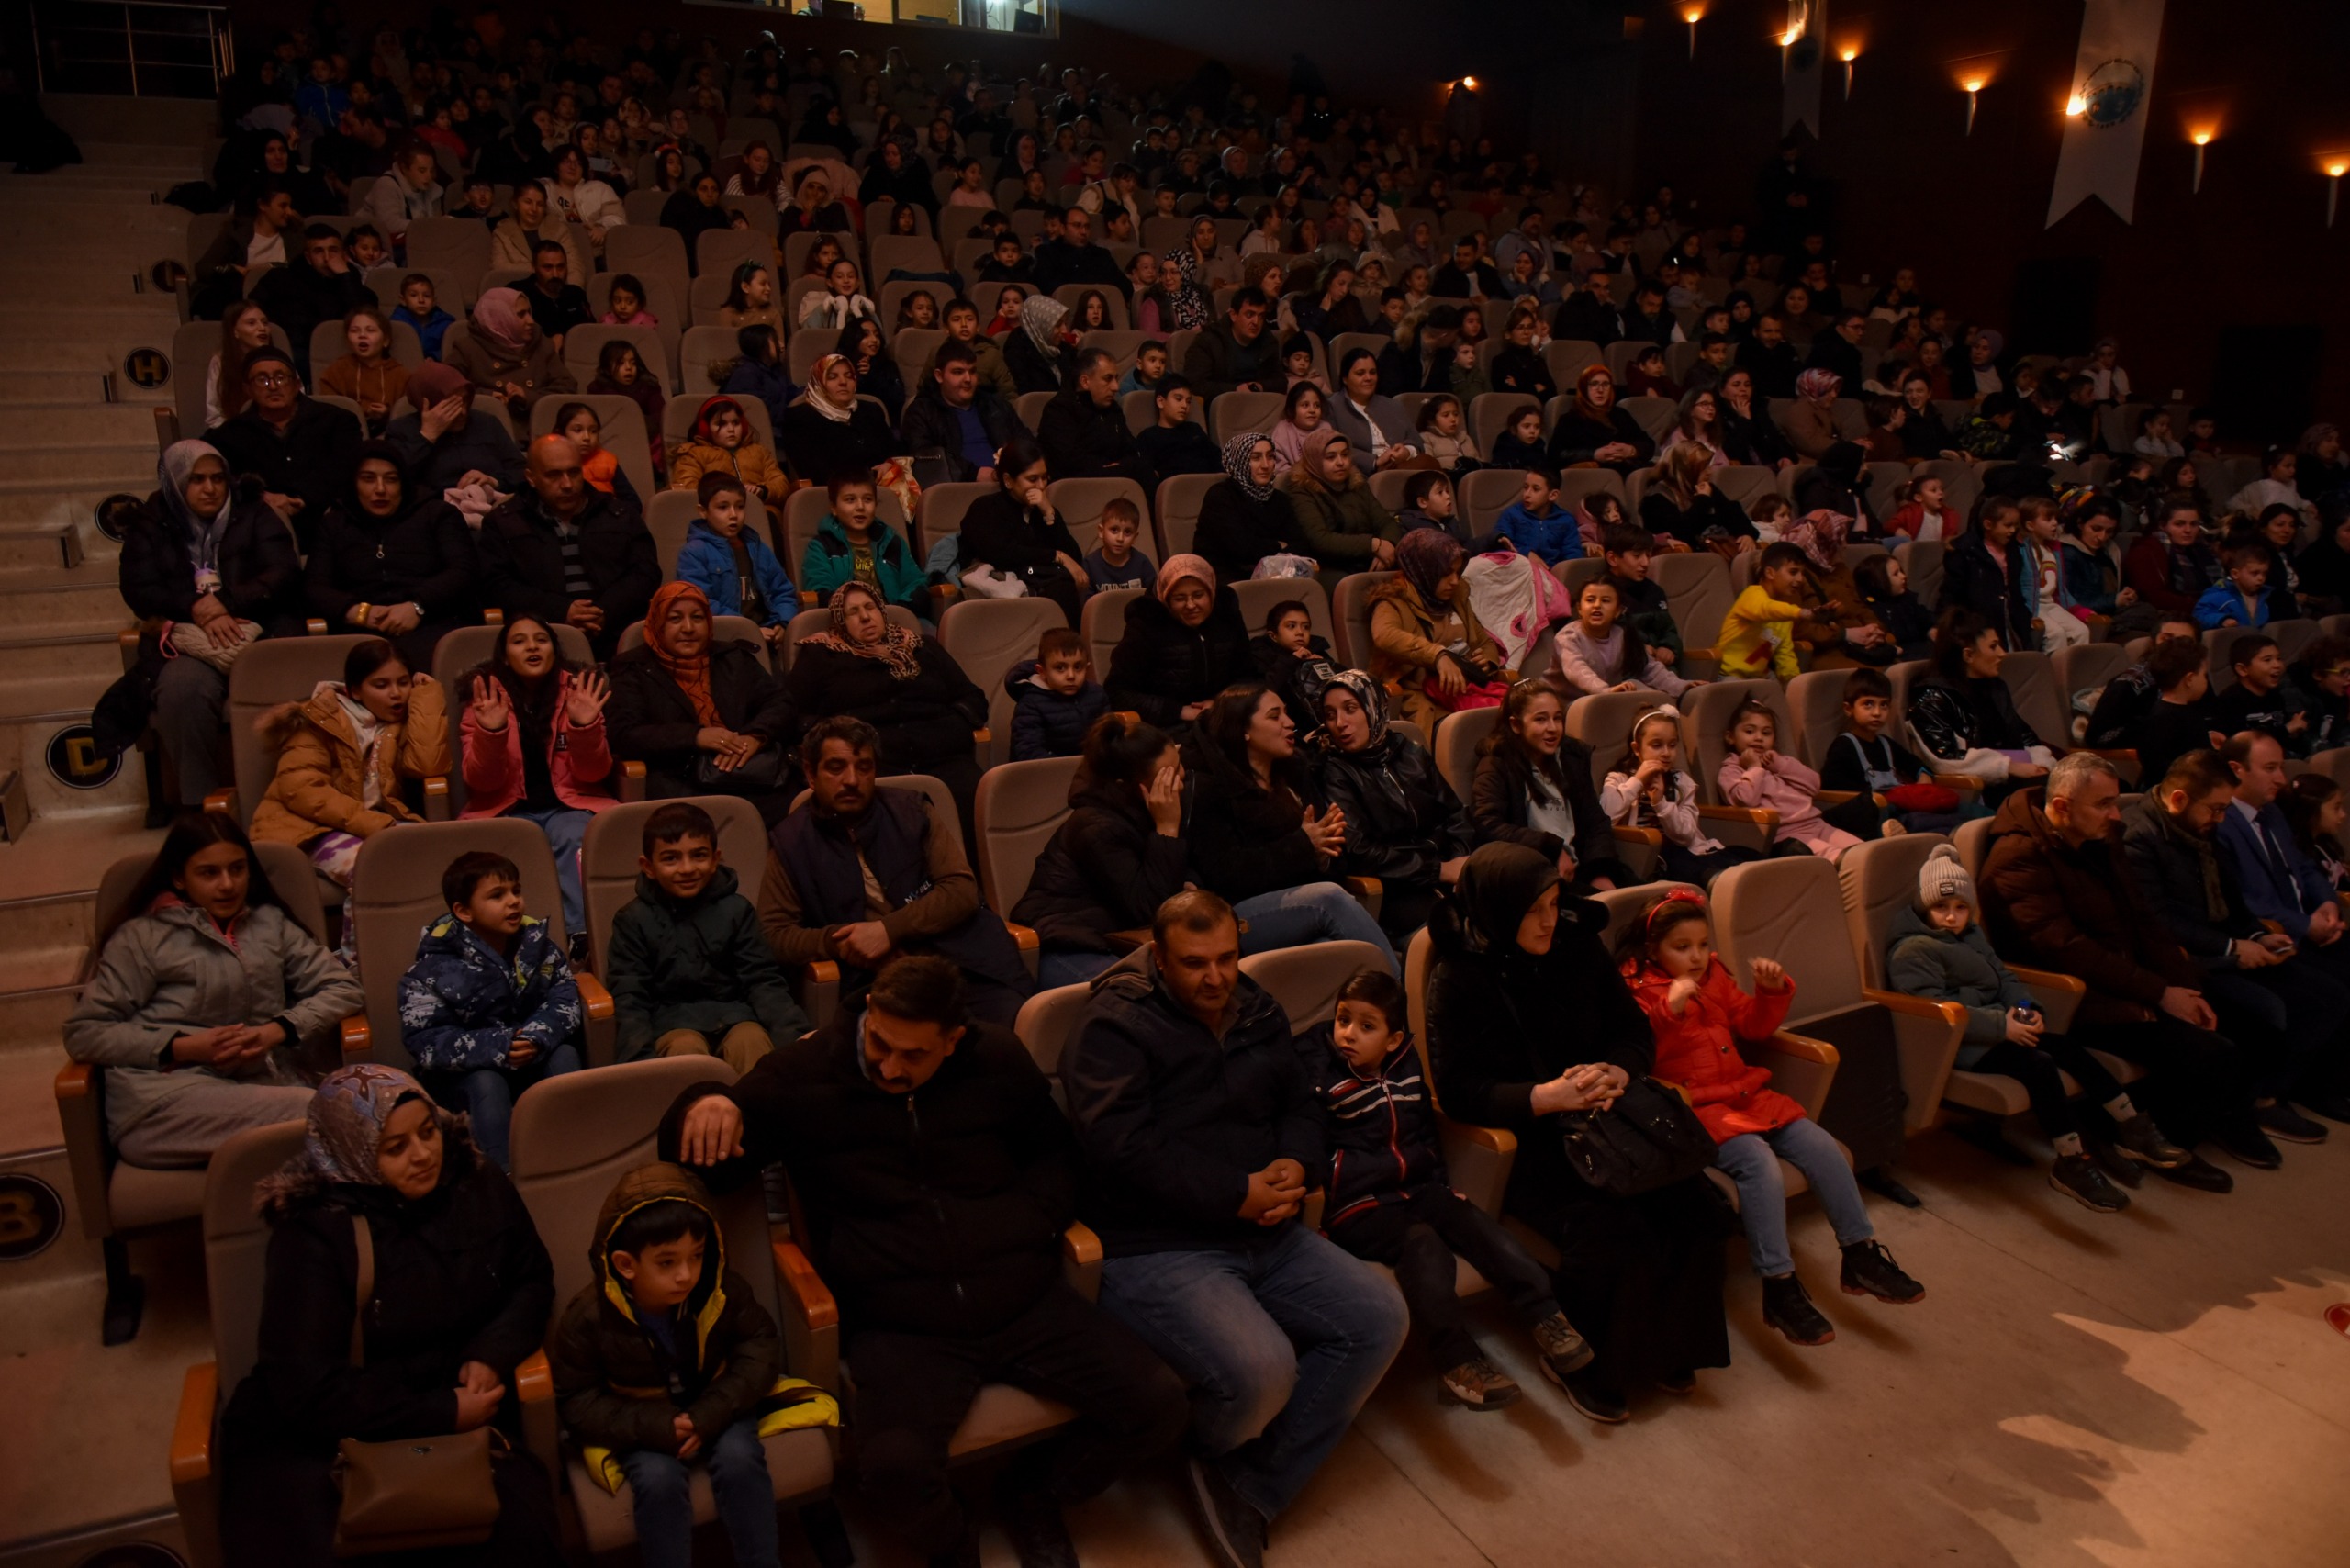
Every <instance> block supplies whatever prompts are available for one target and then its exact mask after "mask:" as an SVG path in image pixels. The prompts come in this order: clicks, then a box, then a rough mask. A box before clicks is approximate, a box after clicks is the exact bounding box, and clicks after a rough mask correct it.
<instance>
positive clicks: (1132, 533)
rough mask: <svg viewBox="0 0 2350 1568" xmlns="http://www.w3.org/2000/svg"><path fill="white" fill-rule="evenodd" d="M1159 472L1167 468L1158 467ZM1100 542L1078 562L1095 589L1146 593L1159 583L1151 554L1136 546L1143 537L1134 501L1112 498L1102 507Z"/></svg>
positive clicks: (1098, 591)
mask: <svg viewBox="0 0 2350 1568" xmlns="http://www.w3.org/2000/svg"><path fill="white" fill-rule="evenodd" d="M1160 472H1161V473H1164V472H1166V470H1164V469H1161V470H1160ZM1099 527H1100V530H1101V534H1100V537H1101V543H1098V544H1096V545H1094V547H1093V548H1092V549H1091V550H1088V551H1087V552H1086V553H1085V559H1084V560H1082V561H1080V563H1079V565H1080V566H1083V567H1084V568H1085V580H1086V582H1087V584H1088V585H1089V586H1091V588H1092V589H1093V591H1094V592H1095V593H1102V592H1104V591H1105V590H1113V589H1118V588H1140V589H1141V590H1142V591H1143V592H1145V593H1149V592H1151V591H1152V590H1153V589H1155V588H1158V567H1156V566H1152V565H1151V564H1150V557H1149V556H1147V555H1146V554H1143V553H1142V552H1141V551H1139V550H1137V549H1136V548H1135V542H1136V540H1138V539H1140V538H1141V537H1142V513H1140V512H1138V511H1136V510H1135V504H1134V502H1132V501H1130V500H1127V499H1125V498H1123V497H1119V498H1113V499H1112V500H1110V501H1109V502H1107V503H1106V504H1105V505H1104V506H1103V507H1102V521H1101V522H1100V524H1099Z"/></svg>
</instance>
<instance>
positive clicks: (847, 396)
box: [775, 353, 902, 485]
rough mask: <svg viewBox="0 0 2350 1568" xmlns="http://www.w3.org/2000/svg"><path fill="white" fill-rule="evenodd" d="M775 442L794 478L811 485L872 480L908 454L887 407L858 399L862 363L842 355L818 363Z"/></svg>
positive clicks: (776, 435)
mask: <svg viewBox="0 0 2350 1568" xmlns="http://www.w3.org/2000/svg"><path fill="white" fill-rule="evenodd" d="M775 439H776V444H777V445H778V446H780V447H781V448H783V455H784V459H785V461H786V462H788V463H789V464H790V465H791V472H792V473H793V474H794V475H795V476H798V477H800V478H801V479H804V480H806V481H807V482H808V483H809V484H811V485H829V484H831V483H832V482H833V481H834V480H835V479H869V478H872V477H874V473H873V471H874V470H875V469H876V468H878V467H879V466H880V465H882V464H884V463H887V462H889V461H890V459H891V458H892V457H895V456H898V455H899V454H900V453H901V451H902V448H901V444H900V442H899V441H898V438H897V435H896V433H895V432H894V431H891V430H890V419H889V416H888V415H887V414H885V413H883V412H882V411H881V406H880V405H879V404H878V403H868V402H867V401H866V400H865V399H863V398H859V397H858V396H857V395H856V362H855V361H854V360H852V359H850V358H849V357H848V356H847V355H846V354H837V353H828V354H826V355H825V356H824V357H823V358H822V359H820V360H818V361H817V362H816V368H815V370H814V371H813V372H812V373H811V375H809V377H808V386H807V389H806V390H805V391H803V392H801V393H800V396H799V398H797V399H796V400H795V401H794V402H793V403H792V405H791V407H789V408H788V409H785V410H784V411H783V428H782V429H780V430H778V431H776V432H775Z"/></svg>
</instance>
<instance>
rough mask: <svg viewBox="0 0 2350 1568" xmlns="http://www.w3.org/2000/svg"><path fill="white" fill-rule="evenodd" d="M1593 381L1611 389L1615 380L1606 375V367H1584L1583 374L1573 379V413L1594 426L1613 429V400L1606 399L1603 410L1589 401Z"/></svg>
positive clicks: (1602, 365) (1614, 421)
mask: <svg viewBox="0 0 2350 1568" xmlns="http://www.w3.org/2000/svg"><path fill="white" fill-rule="evenodd" d="M1595 379H1596V380H1601V381H1605V382H1606V383H1607V384H1608V386H1610V387H1613V386H1615V384H1616V378H1615V377H1614V376H1612V375H1608V374H1607V367H1606V365H1604V364H1594V365H1588V366H1586V367H1585V368H1584V370H1583V374H1582V375H1578V376H1576V377H1575V412H1576V413H1578V414H1581V415H1582V416H1583V418H1584V419H1586V420H1591V421H1592V422H1593V423H1594V424H1601V425H1607V426H1610V427H1613V426H1614V424H1615V423H1616V418H1615V415H1616V402H1615V399H1613V398H1610V399H1608V403H1607V406H1606V408H1604V409H1603V408H1601V407H1600V406H1599V405H1598V404H1596V403H1595V402H1593V401H1592V400H1591V384H1592V382H1593V381H1594V380H1595Z"/></svg>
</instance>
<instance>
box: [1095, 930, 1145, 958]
mask: <svg viewBox="0 0 2350 1568" xmlns="http://www.w3.org/2000/svg"><path fill="white" fill-rule="evenodd" d="M1102 940H1103V941H1105V942H1107V943H1109V944H1110V950H1111V951H1112V952H1114V953H1131V952H1133V951H1134V950H1135V949H1136V948H1137V947H1140V946H1145V945H1146V944H1147V943H1148V942H1149V941H1150V927H1148V926H1147V925H1145V926H1140V927H1137V928H1136V929H1135V930H1132V931H1104V932H1103V933H1102Z"/></svg>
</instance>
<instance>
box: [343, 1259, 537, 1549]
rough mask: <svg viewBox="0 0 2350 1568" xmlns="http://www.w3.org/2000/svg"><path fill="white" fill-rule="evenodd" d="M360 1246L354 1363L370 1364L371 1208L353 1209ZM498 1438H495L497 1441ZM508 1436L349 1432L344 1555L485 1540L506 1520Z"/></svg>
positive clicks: (491, 1432)
mask: <svg viewBox="0 0 2350 1568" xmlns="http://www.w3.org/2000/svg"><path fill="white" fill-rule="evenodd" d="M351 1226H352V1231H353V1241H354V1242H355V1243H356V1244H357V1246H358V1249H359V1305H358V1307H357V1309H356V1310H355V1311H354V1312H353V1314H352V1319H351V1364H352V1365H353V1366H354V1367H364V1366H365V1365H366V1364H367V1341H366V1327H365V1325H366V1321H367V1304H368V1303H369V1302H371V1301H373V1300H375V1234H374V1232H373V1231H371V1230H370V1229H369V1228H368V1225H367V1217H366V1216H365V1215H352V1216H351ZM493 1445H494V1446H493ZM504 1446H505V1439H504V1438H503V1437H502V1436H501V1435H500V1434H499V1433H498V1431H497V1430H496V1429H495V1428H490V1427H487V1426H482V1427H476V1428H474V1429H473V1430H472V1431H470V1432H453V1433H451V1434H449V1435H448V1436H446V1437H438V1438H406V1439H400V1440H398V1441H396V1442H387V1443H363V1442H361V1441H360V1440H359V1439H356V1438H345V1439H342V1442H341V1446H340V1448H339V1449H338V1450H337V1452H336V1456H335V1462H334V1479H335V1485H336V1486H337V1488H338V1489H340V1490H341V1493H342V1506H341V1510H340V1511H339V1512H338V1513H337V1515H336V1517H335V1522H334V1554H335V1555H336V1556H337V1557H372V1556H375V1554H377V1553H379V1552H386V1551H417V1550H419V1549H422V1548H429V1547H441V1546H479V1545H480V1544H481V1543H482V1542H484V1541H486V1540H488V1539H489V1537H490V1532H491V1531H492V1530H493V1529H497V1527H498V1488H497V1485H496V1484H495V1483H494V1481H493V1480H492V1478H491V1473H490V1466H491V1462H492V1459H493V1458H494V1455H495V1450H496V1449H500V1448H503V1447H504Z"/></svg>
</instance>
